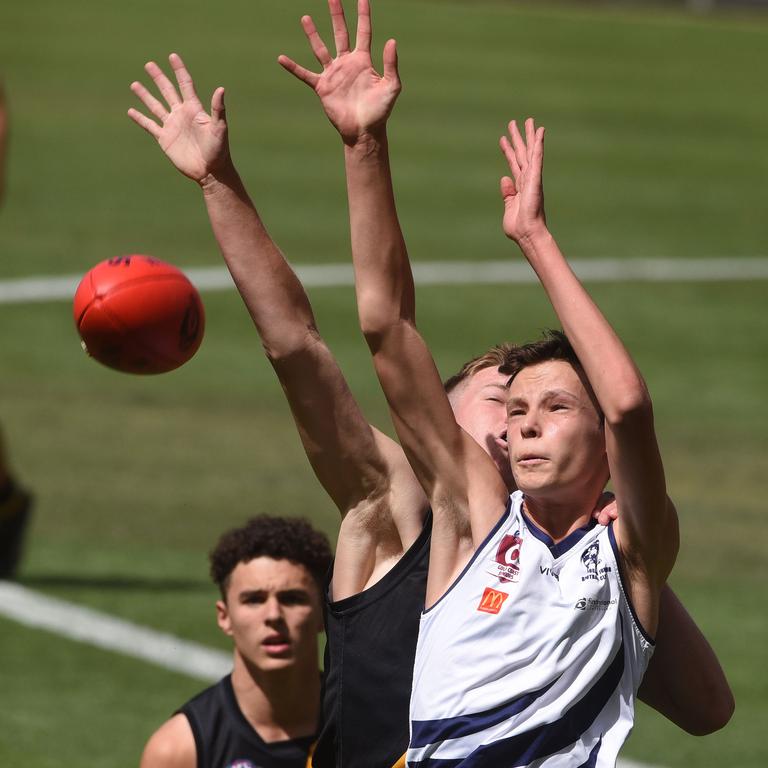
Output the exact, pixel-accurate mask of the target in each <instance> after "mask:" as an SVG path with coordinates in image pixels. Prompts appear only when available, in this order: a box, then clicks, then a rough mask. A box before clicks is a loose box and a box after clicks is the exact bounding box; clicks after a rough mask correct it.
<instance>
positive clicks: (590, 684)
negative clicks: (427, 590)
mask: <svg viewBox="0 0 768 768" xmlns="http://www.w3.org/2000/svg"><path fill="white" fill-rule="evenodd" d="M522 500H523V496H522V493H520V491H516V492H515V493H514V494H513V495H512V496H511V497H510V502H509V505H508V507H507V510H506V512H505V513H504V515H503V517H502V518H501V520H500V521H499V522H498V523H497V524H496V526H495V527H494V529H493V530H492V531H491V532H490V534H488V537H487V538H486V540H485V542H484V543H483V544H482V545H481V546H480V548H479V549H478V550H477V552H475V554H474V556H473V558H472V560H471V561H470V562H469V563H468V565H467V566H466V568H465V569H464V571H463V572H462V574H461V575H460V576H459V578H458V579H457V580H456V581H455V582H454V584H453V585H452V586H451V588H450V589H449V590H448V592H447V593H446V594H445V595H444V596H443V597H442V598H441V599H440V600H439V601H438V602H437V603H436V604H435V605H434V606H432V607H431V608H430V609H429V610H427V611H425V612H424V613H423V614H422V617H421V625H420V630H419V640H418V645H417V649H416V661H415V667H414V678H413V691H412V694H411V743H410V746H409V748H408V766H409V767H410V768H455V767H458V766H461V768H470V767H471V768H515V767H516V766H530V768H539V767H540V766H541V767H542V768H543V767H546V768H566V766H568V767H569V768H607V766H614V765H615V763H616V758H617V755H618V753H619V749H620V748H621V745H622V744H623V743H624V741H625V739H626V738H627V736H628V735H629V733H630V731H631V730H632V721H633V716H634V700H635V694H636V692H637V688H638V686H639V685H640V680H641V679H642V676H643V673H644V672H645V669H646V667H647V665H648V661H649V660H650V657H651V653H652V652H653V643H652V641H651V640H650V638H648V637H647V636H646V635H644V633H643V631H642V629H641V627H640V625H639V623H638V622H637V620H636V618H635V616H634V613H633V611H632V608H631V605H630V604H629V601H628V599H627V596H626V594H625V593H624V589H623V586H622V583H621V578H620V575H619V568H618V562H617V557H618V553H617V549H616V542H615V540H614V538H613V531H612V529H611V527H608V528H606V527H603V526H600V525H597V524H596V523H594V522H593V524H591V525H590V526H587V527H586V528H584V529H581V530H578V531H574V532H573V533H572V534H571V535H569V536H568V537H567V538H566V539H565V540H564V541H561V542H560V543H558V544H554V543H553V541H552V539H551V538H550V537H549V536H547V534H545V533H544V532H543V531H541V530H540V529H539V528H537V527H536V525H535V524H534V523H533V522H532V521H531V520H530V519H529V518H528V517H527V516H526V515H525V514H524V513H523V511H522Z"/></svg>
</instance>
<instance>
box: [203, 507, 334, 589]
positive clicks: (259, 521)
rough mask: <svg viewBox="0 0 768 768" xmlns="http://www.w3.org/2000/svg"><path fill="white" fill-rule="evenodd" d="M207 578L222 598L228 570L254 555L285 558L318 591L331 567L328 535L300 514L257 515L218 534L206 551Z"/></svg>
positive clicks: (233, 568) (227, 583)
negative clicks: (302, 571) (308, 577)
mask: <svg viewBox="0 0 768 768" xmlns="http://www.w3.org/2000/svg"><path fill="white" fill-rule="evenodd" d="M208 557H209V560H210V563H211V579H213V582H214V583H215V584H216V585H218V587H219V591H220V592H221V596H222V598H224V599H226V596H227V588H228V587H229V579H230V576H231V575H232V571H234V570H235V567H236V566H237V565H238V564H239V563H247V562H249V561H250V560H253V559H254V558H257V557H271V558H273V559H274V560H289V561H290V562H292V563H296V564H298V565H303V566H304V567H305V568H306V569H307V570H308V571H309V573H310V574H311V575H312V578H313V579H314V580H315V582H316V583H317V585H318V588H319V589H320V591H321V592H322V584H323V580H324V579H325V576H326V574H327V572H328V569H329V568H330V566H331V559H332V557H333V556H332V554H331V545H330V544H329V543H328V537H327V536H326V535H325V534H324V533H321V532H320V531H317V530H315V529H314V528H313V527H312V526H311V525H310V524H309V522H308V521H307V520H304V519H303V518H300V517H273V516H271V515H258V516H257V517H253V518H251V519H250V520H248V522H247V523H246V524H245V525H243V526H241V527H240V528H233V529H232V530H230V531H227V532H226V533H224V534H222V536H221V538H220V539H219V543H218V544H217V545H216V547H215V548H214V549H213V550H211V553H210V554H209V556H208Z"/></svg>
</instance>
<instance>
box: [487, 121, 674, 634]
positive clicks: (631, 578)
mask: <svg viewBox="0 0 768 768" xmlns="http://www.w3.org/2000/svg"><path fill="white" fill-rule="evenodd" d="M525 134H526V138H525V139H523V137H522V135H521V133H520V131H519V129H518V127H517V124H516V123H515V122H514V121H512V122H511V123H510V124H509V136H504V137H503V138H502V139H501V149H502V152H503V153H504V155H505V157H506V159H507V162H508V164H509V168H510V171H511V173H512V178H510V177H509V176H505V177H504V178H502V180H501V194H502V197H503V199H504V219H503V228H504V233H505V234H506V235H507V237H509V238H511V239H512V240H514V241H515V242H516V243H517V244H518V245H519V246H520V249H521V250H522V252H523V254H524V255H525V257H526V259H527V260H528V262H529V263H530V264H531V266H532V267H533V269H534V270H535V271H536V274H537V275H538V277H539V280H540V281H541V284H542V286H543V287H544V290H545V291H546V292H547V295H548V296H549V299H550V301H551V302H552V306H553V308H554V310H555V312H556V313H557V316H558V318H559V319H560V322H561V323H562V326H563V330H564V331H565V333H566V335H567V336H568V339H569V340H570V342H571V344H572V346H573V348H574V351H575V352H576V355H577V356H578V358H579V361H580V363H581V365H582V366H583V368H584V373H585V374H586V377H587V379H588V380H589V384H590V385H591V387H592V389H593V390H594V394H595V397H596V399H597V402H598V404H599V406H600V409H601V411H602V413H603V414H604V417H605V442H606V449H607V455H608V464H609V467H610V473H611V478H612V481H613V485H614V489H615V492H616V500H617V504H618V520H617V521H616V524H615V531H616V539H617V543H618V546H619V548H620V550H621V553H622V558H623V563H622V565H623V568H624V571H625V575H626V577H627V582H628V589H629V592H630V596H631V598H632V602H633V604H634V606H635V609H636V611H637V613H638V616H639V618H640V621H641V623H642V625H643V627H644V628H645V629H646V631H648V632H650V633H651V634H655V632H656V626H657V621H658V606H659V595H660V591H661V588H662V587H663V585H664V583H665V581H666V578H667V576H668V574H669V572H670V570H671V569H672V565H673V564H674V561H675V557H676V555H677V546H678V532H677V516H676V515H675V513H674V508H673V507H671V505H668V504H667V499H666V487H665V481H664V468H663V466H662V462H661V456H660V454H659V449H658V445H657V443H656V436H655V432H654V424H653V410H652V407H651V399H650V396H649V394H648V390H647V388H646V386H645V382H644V381H643V379H642V377H641V375H640V373H639V371H638V369H637V367H636V366H635V364H634V362H633V361H632V358H631V357H630V356H629V353H628V352H627V350H626V349H625V348H624V345H623V344H622V343H621V341H620V339H619V337H618V336H617V335H616V333H615V332H614V330H613V329H612V328H611V326H610V325H609V323H608V321H607V320H606V319H605V317H604V316H603V315H602V313H601V312H600V310H599V309H598V307H597V305H596V304H595V303H594V302H593V301H592V299H591V298H590V297H589V295H588V294H587V292H586V290H585V289H584V287H583V286H582V285H581V283H580V282H579V280H578V279H577V278H576V276H575V275H574V273H573V271H572V270H571V268H570V267H569V265H568V263H567V262H566V260H565V258H564V257H563V254H562V253H561V251H560V249H559V248H558V246H557V243H556V242H555V240H554V238H553V237H552V235H551V234H550V232H549V230H548V228H547V222H546V217H545V215H544V195H543V186H542V166H543V161H544V129H543V128H536V126H535V124H534V122H533V120H531V119H528V120H527V121H526V123H525ZM512 428H513V417H510V430H511V429H512Z"/></svg>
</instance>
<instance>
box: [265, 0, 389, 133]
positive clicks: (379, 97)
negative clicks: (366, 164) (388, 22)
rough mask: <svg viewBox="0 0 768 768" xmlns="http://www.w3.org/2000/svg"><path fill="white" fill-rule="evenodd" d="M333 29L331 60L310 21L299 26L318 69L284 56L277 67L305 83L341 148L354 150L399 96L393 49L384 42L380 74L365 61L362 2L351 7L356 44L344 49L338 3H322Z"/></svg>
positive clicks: (367, 21) (367, 31)
mask: <svg viewBox="0 0 768 768" xmlns="http://www.w3.org/2000/svg"><path fill="white" fill-rule="evenodd" d="M328 8H329V10H330V13H331V22H332V24H333V37H334V42H335V44H336V57H335V58H333V57H332V56H331V54H330V53H329V52H328V48H327V47H326V45H325V43H324V42H323V40H322V38H321V37H320V35H319V34H318V31H317V28H316V27H315V23H314V21H312V18H311V17H310V16H303V17H302V19H301V25H302V27H303V28H304V33H305V34H306V36H307V40H308V41H309V45H310V47H311V48H312V52H313V53H314V54H315V57H316V58H317V60H318V62H319V63H320V65H321V66H322V68H323V71H322V72H312V71H310V70H308V69H305V68H304V67H302V66H300V65H299V64H297V63H296V62H295V61H293V59H290V58H289V57H288V56H280V57H278V62H279V63H280V65H281V66H282V67H284V68H285V69H287V70H288V71H289V72H290V73H291V74H292V75H294V76H295V77H297V78H298V79H299V80H301V81H302V82H304V83H306V84H307V85H308V86H309V87H310V88H312V90H313V91H314V92H315V93H316V94H317V95H318V97H319V98H320V102H321V104H322V105H323V109H324V110H325V114H326V115H327V116H328V119H329V120H330V121H331V123H333V125H334V127H335V128H336V130H337V131H338V132H339V133H340V134H341V137H342V139H343V140H344V142H345V143H347V144H355V143H357V142H358V141H359V140H360V139H362V138H364V137H365V136H368V135H373V136H376V134H377V133H378V132H379V131H381V130H382V129H383V128H384V126H385V124H386V121H387V118H388V117H389V115H390V113H391V112H392V108H393V107H394V105H395V100H396V99H397V96H398V94H399V93H400V89H401V85H400V77H399V75H398V72H397V45H396V43H395V41H394V40H388V41H387V43H386V44H385V46H384V57H383V60H384V74H383V76H382V75H380V74H379V73H378V72H377V71H376V70H375V69H374V68H373V63H372V61H371V11H370V7H369V2H368V0H358V3H357V39H356V41H355V48H354V50H350V49H349V32H348V30H347V22H346V19H345V18H344V8H343V6H342V3H341V0H328Z"/></svg>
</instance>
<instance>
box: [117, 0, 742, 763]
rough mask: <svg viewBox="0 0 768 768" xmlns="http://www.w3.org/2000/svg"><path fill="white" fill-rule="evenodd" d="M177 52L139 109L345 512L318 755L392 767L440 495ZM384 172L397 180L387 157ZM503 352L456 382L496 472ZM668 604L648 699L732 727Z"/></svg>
mask: <svg viewBox="0 0 768 768" xmlns="http://www.w3.org/2000/svg"><path fill="white" fill-rule="evenodd" d="M331 12H332V19H333V23H334V30H335V32H336V34H337V35H342V33H346V23H345V21H344V17H343V14H342V13H341V9H340V6H339V5H338V4H336V3H331ZM302 23H303V25H304V29H305V31H306V32H307V34H308V36H310V41H311V40H312V39H316V32H315V31H314V25H313V24H312V22H311V20H310V19H309V18H308V17H305V19H304V20H303V21H302ZM361 33H362V34H363V38H364V40H363V43H362V44H361V45H359V46H358V48H357V49H356V52H355V55H354V57H353V56H351V54H350V53H349V51H348V48H347V53H346V54H344V55H340V56H339V58H337V59H335V60H334V62H335V64H336V66H337V67H343V69H342V72H345V71H348V70H347V67H348V66H352V67H353V68H354V69H353V72H352V75H351V76H353V77H354V76H357V74H359V72H360V62H361V60H362V67H363V70H364V72H365V74H366V76H367V78H368V79H367V82H369V83H371V84H372V86H373V85H375V83H376V82H378V80H379V79H380V78H379V76H378V75H377V74H376V73H375V71H374V70H373V68H372V65H371V60H370V50H369V48H368V47H367V46H368V45H369V43H370V36H369V35H368V36H367V43H366V42H365V37H366V35H365V30H360V29H359V30H358V37H360V35H361ZM337 44H338V38H337ZM326 54H327V51H326ZM169 60H170V63H171V67H172V69H173V71H174V74H175V77H176V80H177V82H178V87H179V91H180V93H179V91H177V89H176V87H175V86H174V85H173V84H172V83H171V82H170V80H169V79H168V78H167V77H166V76H165V75H164V74H163V73H162V71H161V69H160V68H159V67H158V65H157V64H156V63H154V62H150V63H148V64H147V65H146V68H145V69H146V71H147V73H148V74H149V76H150V77H151V78H152V79H153V81H154V82H155V84H156V87H157V89H158V91H159V92H160V94H161V95H162V97H163V100H164V102H165V103H162V102H161V101H159V100H158V99H157V98H155V96H153V95H152V94H151V93H150V92H149V91H148V90H147V89H146V88H145V87H144V86H143V85H141V84H140V83H138V82H135V83H133V84H132V86H131V89H132V91H133V92H134V93H135V94H136V95H137V96H138V97H139V99H140V100H141V101H142V103H143V104H144V106H145V107H146V108H147V110H148V111H149V112H150V113H151V114H152V115H153V116H154V118H155V120H152V119H151V118H149V117H147V116H146V115H143V114H142V113H141V112H139V111H137V110H135V109H131V110H129V116H130V117H131V119H133V120H134V121H135V122H136V123H137V124H138V125H140V126H141V127H142V128H144V129H145V130H146V131H147V132H148V133H150V135H152V136H153V137H154V138H155V139H156V140H157V141H158V143H159V144H160V146H161V148H162V149H163V151H164V152H165V153H166V155H167V156H168V157H169V159H170V160H171V162H172V163H173V164H174V165H175V166H176V167H177V168H178V169H179V170H180V171H181V172H182V173H183V174H184V175H186V176H188V177H189V178H191V179H193V180H194V181H196V182H197V183H198V184H199V185H200V186H201V189H202V191H203V195H204V200H205V204H206V207H207V210H208V215H209V218H210V220H211V224H212V227H213V231H214V234H215V236H216V239H217V241H218V244H219V247H220V249H221V251H222V255H223V256H224V259H225V262H226V264H227V266H228V268H229V270H230V272H231V274H232V276H233V279H234V281H235V284H236V285H237V288H238V290H239V292H240V294H241V296H242V298H243V301H244V302H245V304H246V306H247V308H248V311H249V313H250V315H251V317H252V319H253V321H254V323H255V325H256V327H257V329H258V332H259V334H260V336H261V339H262V343H263V346H264V349H265V351H266V353H267V356H268V357H269V359H270V362H271V363H272V365H273V367H274V369H275V372H276V374H277V376H278V378H279V379H280V382H281V385H282V387H283V390H284V392H285V395H286V397H287V399H288V402H289V404H290V407H291V410H292V412H293V416H294V419H295V421H296V425H297V428H298V431H299V435H300V437H301V440H302V443H303V445H304V449H305V451H306V453H307V456H308V458H309V460H310V462H311V464H312V467H313V470H314V471H315V474H316V475H317V477H318V479H319V480H320V482H321V484H322V485H323V487H324V488H325V490H326V491H327V493H328V494H329V496H330V497H331V498H332V499H333V501H334V503H335V504H336V505H337V507H338V508H339V511H340V513H341V516H342V523H341V528H340V531H339V536H338V543H337V548H336V557H335V561H334V569H333V577H332V581H331V583H330V584H329V585H328V588H327V591H326V611H327V617H326V631H327V633H328V645H327V647H326V660H325V672H326V682H325V690H324V700H323V718H324V722H323V727H322V729H321V733H320V737H319V741H318V747H317V749H316V751H315V755H314V761H313V763H314V765H316V766H318V767H319V768H326V766H336V765H339V766H345V767H349V768H352V767H353V766H360V767H361V768H371V767H373V768H378V767H379V766H381V767H386V768H389V766H391V765H393V763H395V762H396V761H397V760H398V759H399V758H400V757H401V756H402V754H403V752H404V751H405V748H406V746H407V743H408V700H409V696H410V685H411V668H412V663H413V656H414V653H415V648H416V636H417V631H418V623H419V615H420V613H421V610H422V609H423V606H424V596H425V591H426V574H427V561H428V555H429V546H430V538H429V537H430V519H429V515H428V505H427V503H426V499H425V497H424V494H423V492H422V491H421V488H420V487H419V485H418V482H417V480H416V478H415V476H414V474H413V472H412V470H411V469H410V466H409V465H408V463H407V460H406V459H405V456H404V454H403V452H402V449H401V448H400V447H399V445H397V444H396V443H395V442H394V441H392V440H391V439H390V438H388V437H387V436H386V435H384V434H383V433H381V432H379V431H378V430H376V429H375V428H374V427H372V426H371V425H370V424H369V423H368V422H367V421H366V420H365V418H364V416H363V414H362V413H361V411H360V409H359V407H358V405H357V403H356V402H355V400H354V397H353V396H352V393H351V392H350V390H349V388H348V386H347V383H346V381H345V380H344V377H343V374H342V372H341V370H340V369H339V367H338V364H337V363H336V361H335V359H334V358H333V355H332V354H331V352H330V350H329V349H328V347H327V345H326V344H325V342H324V340H323V339H322V337H321V336H320V333H319V331H318V329H317V326H316V323H315V319H314V316H313V313H312V309H311V307H310V304H309V301H308V298H307V296H306V294H305V292H304V290H303V287H302V286H301V283H300V282H299V280H298V279H297V277H296V275H295V273H294V272H293V271H292V270H291V268H290V266H289V265H288V264H287V262H286V261H285V258H284V257H283V255H282V253H281V252H280V250H279V249H278V247H277V245H276V244H275V243H274V242H273V240H272V239H271V238H270V236H269V234H268V232H267V230H266V228H265V227H264V224H263V222H262V221H261V219H260V217H259V215H258V212H257V211H256V209H255V208H254V206H253V203H252V202H251V200H250V198H249V196H248V194H247V192H246V190H245V188H244V186H243V183H242V181H241V180H240V178H239V175H238V174H237V172H236V170H235V168H234V166H233V163H232V158H231V156H230V153H229V146H228V139H227V123H226V120H225V117H224V92H223V89H222V88H217V89H216V90H215V92H214V94H213V98H212V102H211V114H210V115H208V114H207V113H206V112H205V110H204V108H203V106H202V104H201V102H200V100H199V98H198V96H197V94H196V93H195V90H194V85H193V82H192V79H191V77H190V75H189V72H188V71H187V70H186V68H185V66H184V64H183V62H182V61H181V59H180V58H179V57H178V56H177V55H176V54H172V55H171V56H170V57H169ZM281 63H282V64H283V66H286V64H287V63H289V66H288V67H287V68H289V69H291V64H292V62H290V60H289V59H287V58H285V57H282V58H281ZM293 66H294V67H295V66H296V65H293ZM292 71H293V70H292ZM301 71H302V72H306V70H301ZM336 71H338V69H337V70H336ZM316 77H318V78H319V77H320V76H316ZM302 79H304V78H302ZM326 80H327V79H326ZM324 84H325V85H326V86H327V82H326V81H324ZM317 91H318V94H319V95H321V99H323V100H324V101H323V105H324V106H326V105H327V102H326V99H330V100H335V101H336V102H337V103H338V101H339V100H342V101H344V100H345V99H348V100H350V101H349V105H346V106H345V105H344V104H342V105H341V106H342V110H344V109H347V111H354V110H355V101H356V100H357V99H363V100H366V101H369V102H370V101H372V100H371V99H370V98H369V94H367V93H365V91H363V92H361V93H356V92H350V91H348V90H347V89H346V88H345V80H344V79H342V80H341V81H340V88H339V91H334V90H333V89H331V88H328V87H326V88H325V90H323V91H322V92H321V90H320V86H319V85H318V88H317ZM344 94H346V95H344ZM394 95H396V93H395V94H394ZM380 98H381V99H383V100H384V101H383V103H378V105H377V104H376V102H378V101H379V97H376V99H374V100H373V102H374V106H375V107H376V108H381V109H384V110H385V114H388V113H389V109H391V104H392V103H393V102H394V98H393V95H392V94H387V93H386V92H381V94H380ZM388 99H389V102H388V101H387V100H388ZM326 111H329V109H328V107H327V106H326ZM332 122H333V120H332ZM345 153H346V154H347V156H348V159H349V162H350V163H354V162H356V157H357V155H358V154H360V153H361V148H360V147H355V146H354V140H352V141H351V142H350V143H349V144H347V139H346V137H345ZM380 159H381V158H378V159H377V162H378V161H379V160H380ZM383 172H384V173H386V174H387V175H388V166H387V167H386V168H384V171H383ZM503 352H504V349H503V348H495V349H494V350H490V352H489V354H487V355H483V356H481V357H480V358H477V359H476V360H473V361H470V364H468V365H467V366H465V367H464V368H463V369H462V371H461V374H460V375H459V376H457V377H453V378H452V379H451V380H450V381H449V382H448V384H449V389H450V399H451V403H452V406H453V408H454V412H455V415H456V418H457V420H458V421H459V423H460V425H461V426H462V427H463V428H464V429H465V430H466V431H467V432H468V433H469V434H471V435H472V436H473V437H475V439H476V440H477V441H478V442H479V443H480V444H481V445H482V446H484V447H486V448H487V450H488V451H489V452H490V453H491V455H492V458H493V459H494V461H495V462H496V463H497V466H498V467H499V469H502V468H503V467H507V468H508V460H507V454H506V447H505V441H504V439H503V438H504V435H505V433H506V413H505V406H504V399H503V397H501V396H500V395H501V391H502V389H503V387H504V384H505V383H506V379H507V377H506V376H504V375H502V374H499V372H498V366H499V364H500V363H501V362H502V359H503V357H504V354H503ZM662 612H663V613H664V619H663V623H664V626H665V628H668V635H669V640H672V642H669V641H667V642H666V643H662V642H661V641H660V643H659V645H660V646H663V652H662V651H657V654H656V660H655V661H654V664H653V665H652V671H651V672H650V673H649V674H648V675H647V682H648V683H650V682H651V681H652V684H653V688H652V689H650V688H649V691H648V693H647V694H646V697H645V700H647V701H648V703H650V704H651V705H652V706H654V707H655V708H657V709H658V710H659V711H660V712H662V714H664V715H665V716H667V717H669V718H670V719H672V720H673V721H674V722H675V723H676V724H678V725H679V726H680V727H682V728H685V729H686V730H689V731H691V732H709V731H711V730H715V729H717V728H719V727H722V725H723V724H724V722H726V721H727V719H728V716H729V713H727V714H726V713H725V712H723V713H721V712H718V711H715V710H714V709H713V707H712V706H711V704H708V702H711V701H713V700H715V701H719V700H721V699H722V695H721V693H722V692H723V691H728V685H727V682H726V681H725V678H724V676H723V674H722V670H721V669H720V666H719V664H718V662H717V659H716V657H715V656H714V653H713V652H712V649H711V648H710V647H709V645H708V643H707V642H706V640H705V639H704V638H703V636H702V635H701V633H700V632H699V631H698V629H697V627H696V625H695V624H694V623H693V621H692V620H691V618H690V616H688V614H687V613H686V612H685V609H684V608H683V607H682V606H681V605H680V603H679V602H678V601H677V600H676V598H674V596H673V595H672V593H671V591H669V590H668V591H667V593H666V597H665V603H664V605H663V606H662ZM660 636H661V635H660ZM673 638H674V640H673ZM683 657H684V659H685V661H686V664H683V663H681V661H682V659H683ZM372 660H373V663H372ZM342 672H343V678H344V688H343V695H342V690H341V688H340V686H339V682H340V680H341V677H342ZM372 712H375V713H376V717H372V716H371V713H372Z"/></svg>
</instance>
